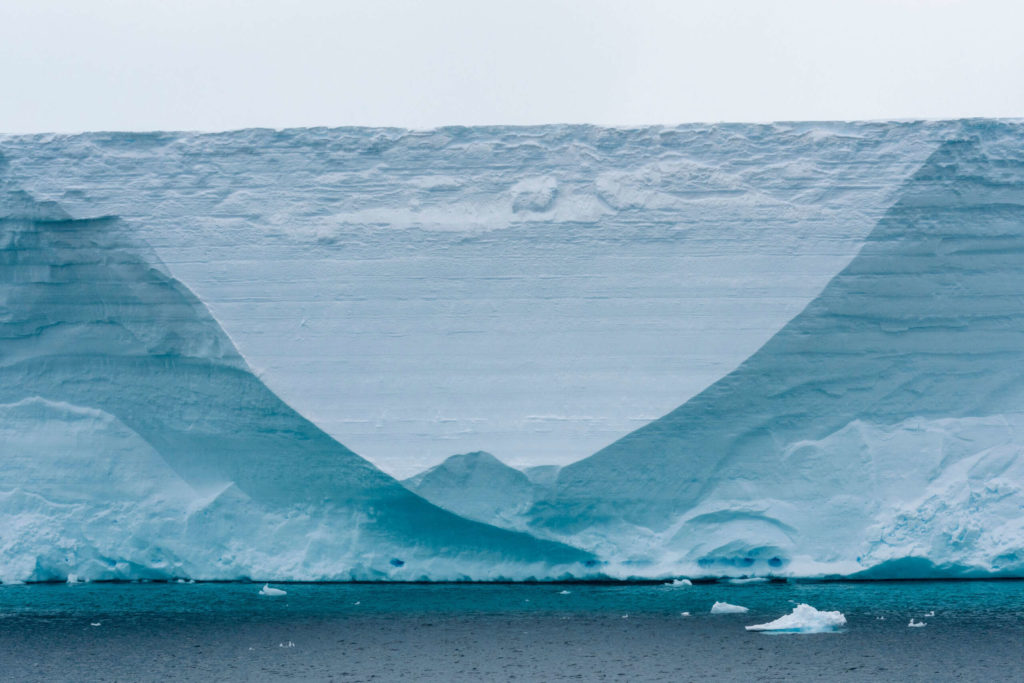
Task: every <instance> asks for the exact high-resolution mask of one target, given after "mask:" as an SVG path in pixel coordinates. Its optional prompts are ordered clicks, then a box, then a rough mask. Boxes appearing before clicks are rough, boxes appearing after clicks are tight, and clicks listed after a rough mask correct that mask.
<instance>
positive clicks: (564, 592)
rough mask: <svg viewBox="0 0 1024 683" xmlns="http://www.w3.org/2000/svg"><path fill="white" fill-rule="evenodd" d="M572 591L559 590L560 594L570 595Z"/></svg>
mask: <svg viewBox="0 0 1024 683" xmlns="http://www.w3.org/2000/svg"><path fill="white" fill-rule="evenodd" d="M570 593H572V591H558V594H559V595H569V594H570Z"/></svg>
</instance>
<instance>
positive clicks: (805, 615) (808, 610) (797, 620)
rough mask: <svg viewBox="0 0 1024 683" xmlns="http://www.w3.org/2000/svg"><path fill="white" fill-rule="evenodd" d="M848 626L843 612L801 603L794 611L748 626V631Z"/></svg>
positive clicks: (809, 630)
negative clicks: (763, 622) (827, 610)
mask: <svg viewBox="0 0 1024 683" xmlns="http://www.w3.org/2000/svg"><path fill="white" fill-rule="evenodd" d="M842 626H846V617H845V616H844V615H843V613H842V612H823V611H822V610H818V609H814V608H813V607H811V606H810V605H807V604H804V603H801V604H799V605H797V606H796V607H794V608H793V611H792V612H790V613H789V614H787V615H785V616H781V617H779V618H778V619H776V620H775V621H769V622H768V623H767V624H754V625H753V626H747V630H748V631H777V632H780V633H827V632H829V631H835V630H837V629H839V628H840V627H842Z"/></svg>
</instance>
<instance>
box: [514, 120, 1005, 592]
mask: <svg viewBox="0 0 1024 683" xmlns="http://www.w3.org/2000/svg"><path fill="white" fill-rule="evenodd" d="M896 130H897V129H893V132H894V133H896ZM1022 150H1024V122H996V121H967V122H962V123H961V124H960V125H959V126H958V127H957V129H956V130H955V131H953V132H952V135H950V137H949V138H948V139H946V140H945V141H943V142H941V144H938V146H937V149H935V151H934V152H933V153H932V154H931V156H930V157H929V158H928V159H927V161H926V162H925V163H924V164H923V165H922V166H921V167H920V169H919V170H917V171H916V172H915V173H914V174H913V175H912V177H910V179H909V180H908V181H907V182H906V183H905V184H904V185H903V187H902V188H901V190H900V191H899V193H898V194H897V195H896V197H895V201H894V202H893V204H892V206H891V208H889V210H888V211H887V213H886V214H885V215H884V216H883V217H882V218H881V220H880V221H878V223H877V225H876V226H875V227H874V229H873V230H872V232H871V233H870V234H869V235H868V236H867V239H866V241H865V242H864V244H863V247H862V248H861V250H860V252H859V253H858V254H857V255H856V257H855V258H853V260H852V261H850V262H849V264H848V265H847V266H846V268H844V269H843V270H842V272H840V273H839V274H838V275H836V276H835V277H834V278H833V279H832V280H831V281H830V282H829V283H828V285H827V286H826V287H825V288H824V289H823V290H822V291H821V293H820V294H819V295H818V296H817V297H816V298H815V299H814V300H813V301H811V302H810V303H809V304H808V305H807V306H806V308H804V310H803V311H802V312H801V313H800V314H799V315H797V316H796V317H795V318H793V319H792V320H791V321H790V322H789V323H788V324H786V325H785V326H784V327H783V328H782V329H781V330H779V331H778V333H776V334H775V336H773V337H772V338H771V339H770V340H768V342H767V343H765V344H764V346H762V347H761V348H760V349H759V350H758V351H757V352H756V353H754V354H753V355H751V356H750V357H749V358H748V359H747V360H746V361H744V362H743V363H742V364H741V365H740V366H739V367H738V368H737V369H736V370H734V371H733V372H731V373H729V374H728V375H726V376H725V377H723V378H722V379H720V380H719V381H718V382H716V383H714V384H713V385H711V386H710V387H708V388H707V389H706V390H704V391H703V392H702V393H701V394H699V395H698V396H696V397H694V398H692V399H691V400H689V401H688V402H686V403H685V404H683V405H682V406H681V407H679V408H678V409H676V410H674V411H673V412H671V413H669V414H668V415H665V416H664V417H662V418H660V419H658V420H655V421H654V422H652V423H650V424H648V425H647V426H645V427H642V428H640V429H639V430H637V431H635V432H633V433H631V434H629V435H627V436H625V437H623V438H622V439H620V440H619V441H617V442H615V443H613V444H612V445H610V446H608V447H607V448H605V449H603V450H602V451H600V452H598V453H597V454H595V455H593V456H591V457H590V458H587V459H585V460H582V461H580V462H577V463H574V464H571V465H568V466H566V467H564V468H562V470H561V471H560V473H559V476H558V480H557V483H556V486H555V489H554V492H553V493H552V494H551V495H550V496H549V497H548V498H547V499H545V500H543V501H540V502H539V503H538V504H537V505H535V506H534V508H533V510H532V511H531V513H530V517H531V520H530V523H531V524H532V526H531V527H530V528H531V530H533V531H535V532H536V533H544V534H546V535H547V536H548V537H550V538H558V539H562V540H566V541H568V542H571V543H573V544H575V545H579V546H582V547H586V548H593V549H595V550H598V549H599V552H600V553H601V554H602V556H603V557H605V558H607V559H614V558H617V557H629V558H630V562H631V564H632V565H634V566H635V565H637V564H641V563H643V562H644V561H646V562H647V563H649V565H650V566H651V567H657V568H663V569H666V570H668V569H674V570H675V571H676V572H679V573H686V574H688V575H691V576H701V575H704V576H728V575H733V576H738V575H743V574H747V575H749V574H752V573H758V574H763V575H769V574H770V575H773V576H826V575H842V576H851V575H854V576H857V577H862V578H891V577H895V578H928V577H967V576H991V575H1001V576H1024V515H1021V514H1020V511H1021V509H1022V507H1024V297H1022V296H1021V292H1022V291H1024V153H1022Z"/></svg>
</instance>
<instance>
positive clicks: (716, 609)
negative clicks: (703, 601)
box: [711, 601, 750, 614]
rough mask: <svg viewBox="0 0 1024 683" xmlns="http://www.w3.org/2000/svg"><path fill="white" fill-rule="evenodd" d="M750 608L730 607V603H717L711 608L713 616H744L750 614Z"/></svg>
mask: <svg viewBox="0 0 1024 683" xmlns="http://www.w3.org/2000/svg"><path fill="white" fill-rule="evenodd" d="M749 611H750V608H749V607H743V606H741V605H730V604H729V603H728V602H717V601H716V602H715V604H713V605H712V606H711V613H712V614H742V613H744V612H749Z"/></svg>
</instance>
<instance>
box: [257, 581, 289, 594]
mask: <svg viewBox="0 0 1024 683" xmlns="http://www.w3.org/2000/svg"><path fill="white" fill-rule="evenodd" d="M260 595H270V596H277V595H288V593H287V592H286V591H283V590H281V589H280V588H271V587H270V584H269V583H265V584H263V588H261V589H260Z"/></svg>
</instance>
